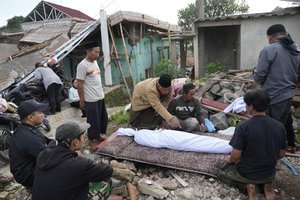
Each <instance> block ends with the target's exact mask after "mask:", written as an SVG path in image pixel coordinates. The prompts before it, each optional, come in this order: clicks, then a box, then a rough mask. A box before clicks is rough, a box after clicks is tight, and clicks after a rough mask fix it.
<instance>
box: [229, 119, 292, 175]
mask: <svg viewBox="0 0 300 200" xmlns="http://www.w3.org/2000/svg"><path fill="white" fill-rule="evenodd" d="M285 137H286V131H285V128H284V126H283V125H282V124H281V123H280V122H278V121H276V120H274V119H272V118H271V117H269V116H266V115H259V116H254V117H252V118H251V119H249V120H246V121H244V122H243V123H241V124H239V125H238V126H237V127H236V129H235V132H234V135H233V137H232V139H231V141H230V143H229V144H230V145H231V146H232V147H233V148H234V149H237V150H240V151H242V154H241V158H240V160H239V161H238V162H237V163H236V168H237V171H238V172H239V173H240V174H241V175H242V176H243V177H245V178H247V179H250V180H262V179H266V178H270V177H272V176H273V175H274V174H275V165H276V161H277V159H278V155H279V152H280V150H281V149H286V142H285V141H286V140H285Z"/></svg>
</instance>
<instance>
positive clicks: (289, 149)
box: [286, 146, 296, 153]
mask: <svg viewBox="0 0 300 200" xmlns="http://www.w3.org/2000/svg"><path fill="white" fill-rule="evenodd" d="M286 151H287V152H289V153H295V152H296V147H292V146H288V147H287V148H286Z"/></svg>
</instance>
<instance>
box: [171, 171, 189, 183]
mask: <svg viewBox="0 0 300 200" xmlns="http://www.w3.org/2000/svg"><path fill="white" fill-rule="evenodd" d="M169 172H170V174H172V176H173V177H174V178H175V179H176V180H177V181H178V182H179V183H180V184H181V185H182V186H183V187H187V186H188V185H189V184H188V183H187V182H185V181H184V180H183V179H182V178H180V176H178V175H177V174H176V173H175V172H173V171H171V170H170V171H169Z"/></svg>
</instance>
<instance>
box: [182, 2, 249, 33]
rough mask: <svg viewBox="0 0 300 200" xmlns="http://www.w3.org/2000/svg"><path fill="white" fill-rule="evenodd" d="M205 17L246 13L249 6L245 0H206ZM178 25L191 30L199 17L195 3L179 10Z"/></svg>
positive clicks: (185, 29)
mask: <svg viewBox="0 0 300 200" xmlns="http://www.w3.org/2000/svg"><path fill="white" fill-rule="evenodd" d="M204 4H205V8H204V16H205V17H221V16H228V15H233V14H241V13H246V12H248V10H249V6H248V4H247V3H246V1H245V0H241V1H237V0H226V1H224V0H204ZM177 16H178V25H179V26H180V27H181V28H182V30H184V31H191V30H192V24H193V22H194V21H195V20H196V19H197V7H196V5H195V3H191V4H189V5H188V6H187V7H186V8H183V9H180V10H179V11H178V14H177Z"/></svg>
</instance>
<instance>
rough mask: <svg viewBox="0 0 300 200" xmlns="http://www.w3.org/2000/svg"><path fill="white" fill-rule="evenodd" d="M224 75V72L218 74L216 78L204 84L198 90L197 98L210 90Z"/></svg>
mask: <svg viewBox="0 0 300 200" xmlns="http://www.w3.org/2000/svg"><path fill="white" fill-rule="evenodd" d="M224 76H225V74H224V73H219V74H217V75H216V76H215V77H214V78H212V79H211V80H210V81H208V82H207V83H206V84H205V85H204V86H202V87H201V88H200V89H199V91H197V92H196V94H195V98H197V99H200V98H201V97H202V95H203V94H204V93H205V92H206V91H208V90H209V89H210V88H211V87H212V86H213V85H214V84H216V83H218V82H219V81H220V79H222V78H223V77H224Z"/></svg>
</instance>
